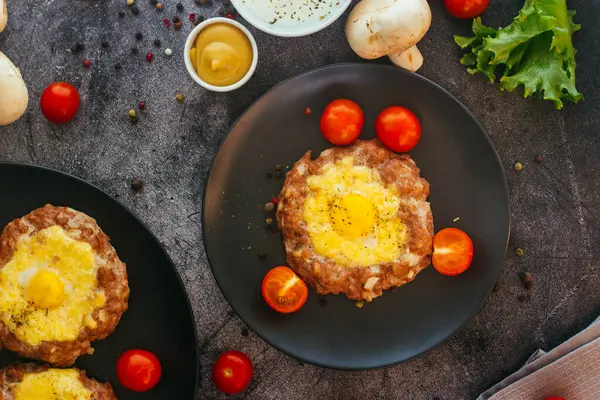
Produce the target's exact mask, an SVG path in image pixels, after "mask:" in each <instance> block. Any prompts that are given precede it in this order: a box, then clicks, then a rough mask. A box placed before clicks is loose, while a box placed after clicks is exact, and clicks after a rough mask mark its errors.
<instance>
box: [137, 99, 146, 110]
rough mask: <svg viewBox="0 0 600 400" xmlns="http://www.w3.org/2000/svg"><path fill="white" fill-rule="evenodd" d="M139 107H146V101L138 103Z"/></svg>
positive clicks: (141, 108)
mask: <svg viewBox="0 0 600 400" xmlns="http://www.w3.org/2000/svg"><path fill="white" fill-rule="evenodd" d="M138 107H140V110H143V109H144V108H146V102H145V101H140V103H139V104H138Z"/></svg>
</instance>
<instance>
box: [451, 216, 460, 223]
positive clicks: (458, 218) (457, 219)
mask: <svg viewBox="0 0 600 400" xmlns="http://www.w3.org/2000/svg"><path fill="white" fill-rule="evenodd" d="M458 221H460V217H456V218H454V219H453V220H452V222H458Z"/></svg>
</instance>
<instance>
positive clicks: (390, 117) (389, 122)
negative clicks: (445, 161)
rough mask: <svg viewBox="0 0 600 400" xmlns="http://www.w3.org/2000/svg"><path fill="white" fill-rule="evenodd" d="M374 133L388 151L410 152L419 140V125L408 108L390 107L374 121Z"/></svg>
mask: <svg viewBox="0 0 600 400" xmlns="http://www.w3.org/2000/svg"><path fill="white" fill-rule="evenodd" d="M375 132H377V137H378V138H379V140H381V142H382V143H383V144H384V145H385V146H386V147H387V148H389V149H390V150H393V151H396V152H399V153H403V152H407V151H410V150H411V149H412V148H413V147H415V146H416V145H417V143H418V142H419V139H420V138H421V124H420V123H419V120H418V119H417V117H416V116H415V114H413V113H412V112H411V111H410V110H409V109H408V108H404V107H400V106H392V107H388V108H386V109H385V110H383V111H382V112H381V113H380V114H379V116H378V117H377V120H376V121H375Z"/></svg>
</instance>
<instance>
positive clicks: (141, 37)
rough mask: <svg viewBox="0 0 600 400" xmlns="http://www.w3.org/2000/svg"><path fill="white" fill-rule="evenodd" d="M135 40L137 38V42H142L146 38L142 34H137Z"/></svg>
mask: <svg viewBox="0 0 600 400" xmlns="http://www.w3.org/2000/svg"><path fill="white" fill-rule="evenodd" d="M135 38H136V39H137V40H142V39H143V38H144V35H142V32H137V33H136V34H135Z"/></svg>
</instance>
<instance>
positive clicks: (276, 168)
mask: <svg viewBox="0 0 600 400" xmlns="http://www.w3.org/2000/svg"><path fill="white" fill-rule="evenodd" d="M282 169H283V165H281V164H277V165H276V166H275V171H281V170H282Z"/></svg>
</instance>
